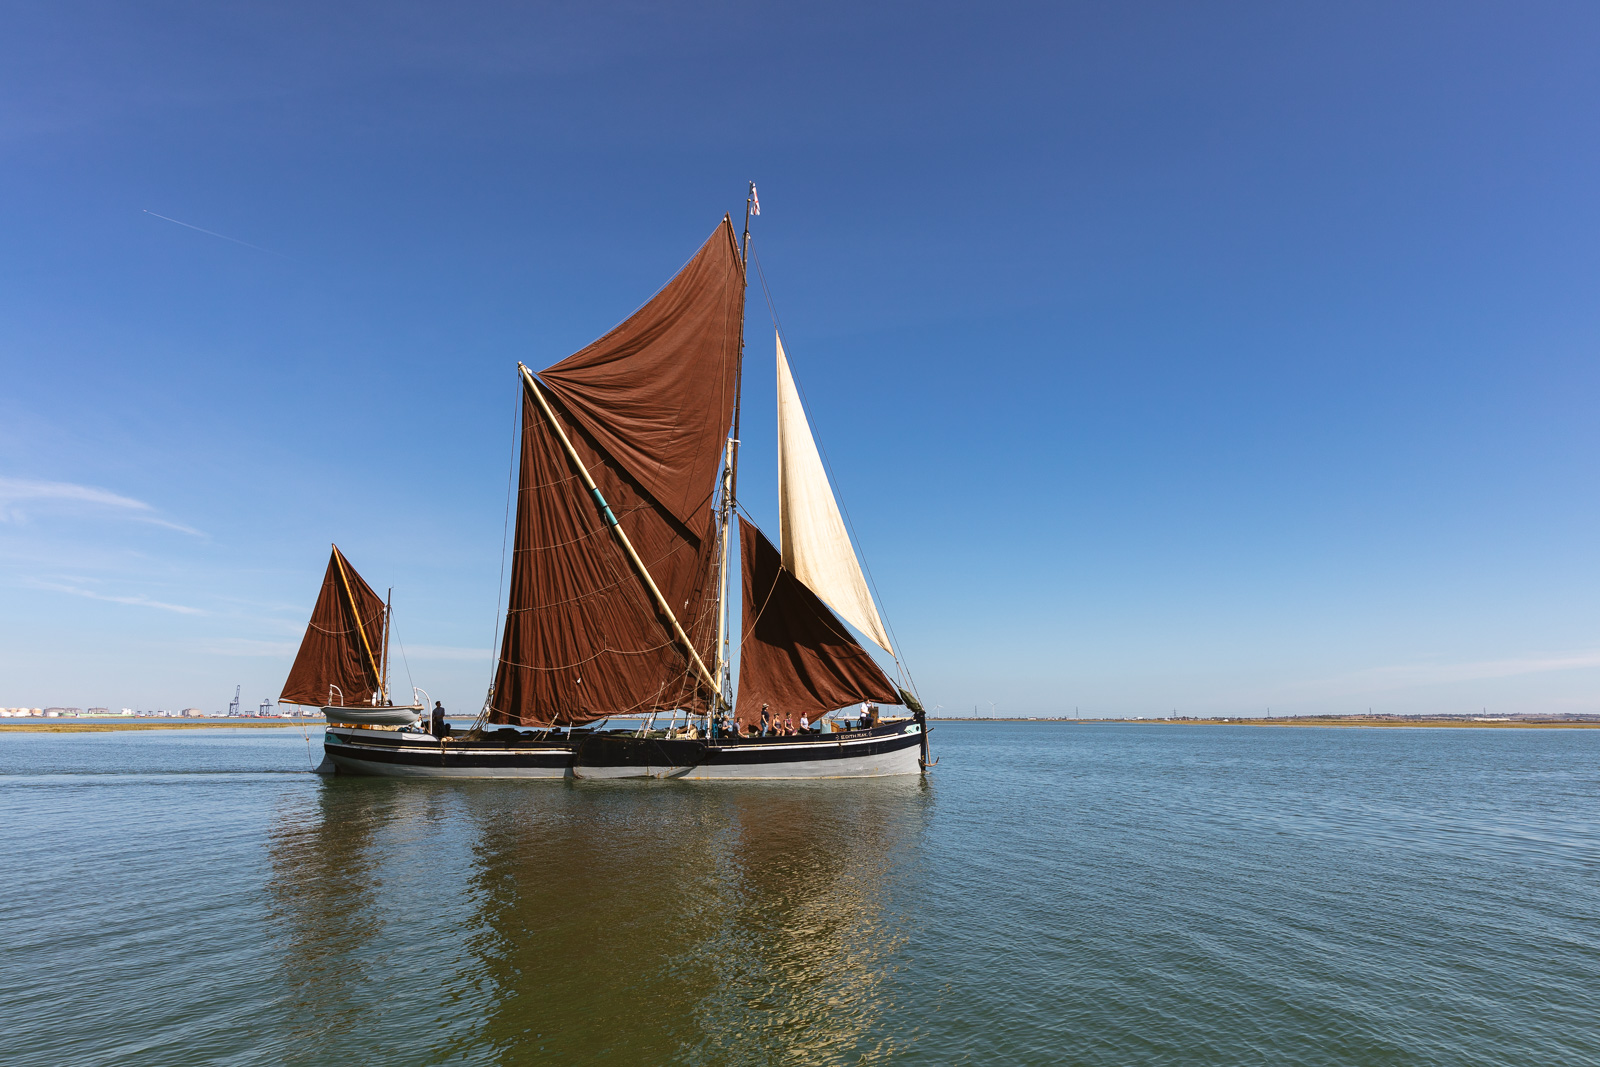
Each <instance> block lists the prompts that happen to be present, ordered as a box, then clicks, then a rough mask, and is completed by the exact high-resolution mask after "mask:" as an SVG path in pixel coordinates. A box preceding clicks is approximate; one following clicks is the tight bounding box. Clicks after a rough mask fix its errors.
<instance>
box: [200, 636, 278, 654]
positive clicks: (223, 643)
mask: <svg viewBox="0 0 1600 1067" xmlns="http://www.w3.org/2000/svg"><path fill="white" fill-rule="evenodd" d="M299 647H300V646H299V644H297V643H296V642H294V641H257V640H252V639H250V638H246V637H223V638H219V639H218V640H215V641H210V642H207V643H206V644H205V645H203V646H202V647H201V649H200V652H201V653H202V654H203V655H207V656H269V657H273V658H280V659H288V658H289V657H290V656H293V655H294V654H295V650H296V649H298V648H299Z"/></svg>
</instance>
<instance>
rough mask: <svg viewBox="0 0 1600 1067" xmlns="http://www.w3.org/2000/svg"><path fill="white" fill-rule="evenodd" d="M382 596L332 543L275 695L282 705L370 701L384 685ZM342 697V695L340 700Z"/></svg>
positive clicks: (316, 704) (322, 705)
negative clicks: (307, 622) (290, 663)
mask: <svg viewBox="0 0 1600 1067" xmlns="http://www.w3.org/2000/svg"><path fill="white" fill-rule="evenodd" d="M384 624H385V620H384V607H383V598H382V597H380V596H378V594H377V593H374V592H373V591H372V587H371V586H369V585H367V583H366V582H364V581H362V579H361V575H359V574H357V573H356V569H355V568H354V567H352V566H350V563H349V561H348V560H346V559H345V558H344V554H343V553H342V552H340V551H339V546H338V545H334V546H333V554H332V556H330V557H329V559H328V570H327V573H326V574H324V575H323V576H322V592H321V593H319V594H318V595H317V605H316V607H314V608H312V609H311V624H310V625H309V626H307V627H306V636H305V638H304V639H303V640H302V641H301V642H300V651H299V653H298V654H297V655H296V656H295V658H294V666H293V667H290V668H289V680H288V681H286V682H284V683H283V693H282V694H281V695H280V696H279V697H278V700H279V702H280V703H284V704H309V705H311V706H313V707H324V706H328V705H333V706H338V705H341V704H342V705H344V706H346V707H348V706H350V705H354V704H370V703H372V697H373V695H374V694H376V693H378V692H379V690H380V689H381V688H382V685H383V683H382V679H381V676H380V673H379V666H378V665H379V662H380V660H381V658H382V656H383V640H384ZM341 698H342V699H341Z"/></svg>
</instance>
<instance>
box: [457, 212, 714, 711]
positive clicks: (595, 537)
mask: <svg viewBox="0 0 1600 1067" xmlns="http://www.w3.org/2000/svg"><path fill="white" fill-rule="evenodd" d="M743 321H744V270H743V266H742V264H741V262H740V259H739V254H738V248H737V244H736V241H735V238H734V233H733V225H732V223H731V222H730V221H729V220H727V219H726V218H725V219H724V220H723V222H722V225H721V226H719V227H718V229H717V231H716V232H715V233H713V234H712V235H711V238H710V239H709V240H708V241H706V243H705V245H704V246H703V247H702V248H701V249H700V251H699V253H698V254H696V256H695V257H694V259H692V260H690V262H689V263H688V265H686V266H685V267H684V268H683V270H681V271H680V272H679V273H678V275H677V276H676V277H675V278H673V280H672V281H671V282H669V283H668V284H667V286H666V287H665V288H663V289H662V290H661V291H660V292H659V293H657V294H656V296H655V297H654V298H653V299H651V301H650V302H649V303H647V304H646V305H645V306H644V307H642V308H640V309H639V310H638V311H637V312H635V313H634V314H633V316H631V317H630V318H629V319H628V320H627V321H626V322H624V323H623V324H622V325H620V326H618V327H617V328H616V329H614V330H612V331H611V332H610V333H608V334H606V335H605V336H604V337H602V338H601V339H600V340H598V341H596V342H595V343H594V344H592V345H589V346H588V347H587V348H585V349H583V350H582V351H580V352H577V353H575V354H574V355H572V356H570V357H568V358H567V359H565V360H562V361H561V362H560V363H557V364H556V365H555V366H553V367H551V368H550V369H549V370H546V371H544V372H541V374H540V375H539V379H540V387H541V388H542V389H543V391H544V392H545V394H546V399H547V400H548V403H549V407H550V411H549V413H548V414H546V412H545V410H544V409H543V407H542V406H541V405H540V404H539V403H538V402H537V398H536V397H535V396H534V395H533V394H532V392H531V387H528V386H526V385H525V387H524V392H523V409H522V455H521V463H520V473H519V479H518V493H517V517H516V529H515V534H514V552H513V556H512V563H511V586H510V597H509V601H508V608H507V612H506V622H505V636H504V638H503V640H502V642H501V648H500V661H499V665H498V667H497V669H496V672H495V683H494V692H493V695H492V697H491V699H490V713H489V718H490V721H492V722H497V723H512V724H517V725H525V726H550V725H555V726H571V725H582V724H584V723H589V722H594V721H596V720H598V719H603V718H607V717H611V716H619V715H629V714H639V713H647V712H650V711H656V710H665V709H671V708H689V709H692V710H694V711H697V712H702V713H703V712H705V711H706V710H708V709H709V707H710V706H711V703H712V701H713V700H714V693H712V692H711V691H710V690H709V689H708V687H707V686H706V684H705V682H704V681H703V679H702V678H701V677H700V676H699V675H698V674H697V672H696V671H695V669H694V668H693V665H692V661H691V657H690V656H689V655H688V653H687V650H686V649H685V648H684V647H683V644H682V642H680V641H679V640H678V639H677V637H676V636H675V630H674V628H673V627H672V625H671V620H669V619H667V618H665V617H664V616H663V614H662V612H661V611H660V610H659V607H658V605H657V603H656V601H655V599H654V596H653V594H652V593H651V592H650V591H649V588H648V586H647V584H646V583H645V582H644V581H643V580H642V578H641V576H640V574H639V573H638V568H637V567H636V566H635V565H634V564H633V562H632V561H631V560H630V559H629V557H628V555H627V553H626V552H625V550H624V549H623V548H622V546H621V545H620V543H619V539H618V538H616V537H615V535H614V533H613V531H611V530H610V529H609V526H610V525H611V523H612V522H615V523H617V524H618V525H620V527H621V528H622V529H623V530H624V531H625V533H626V534H627V539H628V541H629V542H630V543H631V545H632V546H633V547H634V549H635V550H636V552H637V553H638V557H639V559H640V561H641V562H642V564H643V567H644V568H645V569H646V570H647V571H648V573H649V575H650V578H651V580H652V581H653V582H654V584H655V585H656V586H657V587H658V588H659V590H660V592H661V596H662V599H663V600H664V601H665V602H666V603H667V605H668V607H669V608H670V609H671V611H672V613H673V616H674V617H675V618H676V619H677V620H678V621H679V622H680V623H681V625H682V627H683V629H684V631H686V633H687V635H688V638H689V641H690V643H691V644H692V645H693V647H694V648H695V650H696V653H697V654H698V655H699V657H700V658H701V659H702V660H703V661H704V662H711V661H712V659H713V658H714V656H713V653H714V646H715V643H716V622H717V611H716V597H715V586H714V583H713V582H712V581H711V579H712V576H713V570H714V568H715V565H716V561H717V553H716V551H715V549H716V523H715V513H714V511H713V509H712V507H711V502H712V496H713V494H714V491H715V483H716V475H717V469H718V464H719V461H720V459H721V456H722V453H723V441H724V439H725V438H726V436H727V433H728V426H729V423H730V422H731V420H732V417H733V403H734V385H735V375H736V373H737V368H738V357H739V345H740V338H741V332H742V329H743ZM552 420H555V423H554V424H553V423H552ZM557 424H558V425H559V428H560V431H561V432H560V433H558V432H557ZM563 435H564V436H565V437H566V439H567V441H568V442H569V443H570V444H571V446H572V448H573V451H574V453H575V454H576V457H577V461H578V463H581V464H582V466H583V467H584V469H585V470H587V471H588V473H589V475H590V477H592V478H593V479H594V481H595V485H596V490H597V493H598V498H597V497H596V496H595V495H593V494H591V493H590V492H589V490H588V488H587V487H586V486H585V484H584V483H583V481H582V479H581V476H580V474H579V472H578V470H577V468H576V465H575V464H574V462H573V457H572V456H570V455H569V454H568V453H567V451H566V448H565V446H564V445H563V444H562V442H561V437H562V436H563ZM601 501H603V502H604V503H603V505H602V503H601Z"/></svg>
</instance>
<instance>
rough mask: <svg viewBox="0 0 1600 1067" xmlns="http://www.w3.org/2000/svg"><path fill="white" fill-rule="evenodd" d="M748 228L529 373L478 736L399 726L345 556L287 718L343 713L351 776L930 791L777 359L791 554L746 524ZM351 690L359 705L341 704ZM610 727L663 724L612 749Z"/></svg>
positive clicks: (909, 701) (786, 537) (324, 601)
mask: <svg viewBox="0 0 1600 1067" xmlns="http://www.w3.org/2000/svg"><path fill="white" fill-rule="evenodd" d="M751 194H752V202H753V196H754V188H753V187H752V189H751ZM749 207H750V202H747V210H746V223H745V232H744V241H743V245H742V247H741V244H740V242H739V240H738V238H737V237H736V235H735V232H734V229H733V223H732V220H731V219H729V218H727V217H724V218H723V220H722V223H721V224H720V225H719V226H718V227H717V229H716V231H715V232H714V233H713V234H712V235H711V237H710V238H709V239H708V240H707V241H706V242H705V244H704V245H703V246H702V247H701V249H700V251H699V252H698V253H697V254H696V255H695V256H694V258H693V259H691V260H690V261H689V263H688V264H687V265H686V266H684V268H683V269H682V270H681V271H679V272H678V274H677V276H676V277H674V278H673V279H672V280H671V281H670V282H668V283H667V285H666V286H665V288H663V289H662V290H661V291H660V292H659V293H657V294H656V295H655V297H654V298H653V299H651V300H650V302H649V303H647V304H645V305H644V307H642V308H640V309H639V310H638V311H637V312H635V313H634V314H633V315H632V316H631V317H630V318H629V319H628V320H627V321H625V322H623V323H622V324H621V325H620V326H618V327H616V328H615V329H613V330H612V331H611V332H610V333H608V334H606V335H605V336H604V337H601V338H600V339H599V340H597V341H595V342H594V343H593V344H591V345H589V346H588V347H586V348H584V349H582V350H581V351H579V352H577V353H574V354H573V355H571V356H569V357H568V358H566V359H564V360H562V361H561V362H559V363H557V364H555V365H554V366H552V367H549V368H547V369H546V370H543V371H541V372H539V373H538V374H537V375H535V374H534V373H533V372H532V371H530V370H529V369H528V368H527V367H525V366H523V365H521V364H520V363H519V364H518V378H519V389H520V390H521V393H522V434H521V454H520V461H519V474H518V487H517V508H516V523H515V527H514V541H513V544H514V552H513V555H512V564H511V581H510V595H509V600H508V606H507V610H506V615H505V619H504V634H503V638H502V640H501V645H500V655H499V662H498V665H497V667H496V671H495V677H494V682H493V685H492V687H491V689H490V691H489V695H488V698H487V699H486V701H485V704H484V709H483V712H482V714H481V715H480V716H479V720H478V722H477V723H476V724H474V726H473V728H472V729H471V730H470V731H467V732H466V733H464V734H462V735H459V736H449V735H448V733H446V736H442V737H436V736H433V735H432V734H429V733H427V732H425V731H424V730H422V729H420V728H419V727H417V726H415V725H413V724H414V723H415V722H416V721H417V720H418V719H420V718H421V716H422V713H423V707H422V706H421V705H420V704H414V705H410V706H407V707H405V708H403V709H401V708H395V709H393V715H392V716H389V717H387V718H385V716H388V715H389V712H388V706H389V705H388V692H387V685H386V675H385V666H386V659H387V652H386V651H385V653H384V657H383V659H382V660H380V659H379V658H378V657H377V656H375V655H374V654H373V650H372V648H371V647H370V646H369V645H367V644H366V642H367V641H368V638H367V636H366V633H367V631H369V630H371V629H373V626H374V621H373V620H377V621H381V622H382V625H383V629H382V633H383V634H384V635H385V636H384V644H383V647H384V648H385V649H386V648H387V636H386V635H387V626H388V614H387V608H386V606H385V605H384V603H383V602H382V601H380V600H378V599H377V596H376V594H375V593H372V592H371V590H370V588H368V587H367V585H366V583H365V582H364V581H361V579H360V576H359V575H356V574H355V572H354V570H353V569H352V568H350V567H349V564H348V561H346V560H344V558H343V557H342V556H341V555H339V553H338V550H337V548H336V549H335V550H334V557H335V558H334V560H332V561H330V563H329V575H330V576H332V578H333V579H337V581H332V580H330V579H325V580H324V583H323V592H322V596H321V597H319V599H318V602H317V608H316V611H315V612H314V614H313V618H312V623H311V626H310V628H308V629H307V631H306V639H305V640H306V643H305V644H304V645H303V646H302V648H301V651H300V655H299V657H298V658H297V659H296V661H295V668H294V670H293V671H292V672H291V675H290V681H289V684H288V685H286V686H285V689H284V695H283V697H282V699H283V700H285V701H288V702H291V703H313V704H318V705H321V706H322V707H323V710H324V712H325V714H326V715H327V718H328V729H327V732H326V736H325V743H324V748H325V751H326V753H327V757H328V762H329V763H331V764H332V766H333V768H335V769H337V770H338V771H340V772H344V773H353V774H379V775H391V776H411V777H430V778H436V777H451V778H563V777H575V778H683V779H688V780H697V779H717V778H847V777H876V776H880V775H894V774H915V773H917V772H918V771H919V770H921V769H925V768H926V766H927V763H928V747H927V732H926V731H927V724H926V721H925V717H924V714H923V711H922V708H921V706H920V704H918V702H917V700H916V698H915V697H914V696H913V695H912V693H911V692H910V691H909V689H908V688H902V687H901V686H898V685H896V684H895V683H894V682H892V681H891V680H890V679H889V677H888V675H886V674H885V673H884V671H883V669H882V668H881V667H880V666H879V665H878V664H877V662H876V661H875V660H874V659H873V657H872V656H871V655H870V654H869V653H868V652H867V651H866V649H865V648H864V647H863V646H862V645H861V643H860V642H858V641H857V640H856V638H855V637H854V636H852V634H851V633H850V631H849V630H848V629H847V628H846V626H845V625H844V622H848V623H850V625H851V626H853V627H854V628H855V629H856V631H858V632H859V633H861V634H862V635H864V636H865V637H866V638H867V640H869V641H871V642H873V643H874V644H877V645H878V646H879V647H880V648H882V649H883V650H884V651H885V652H887V653H889V655H890V656H892V657H894V658H895V665H896V668H897V670H899V669H900V661H899V658H898V656H896V655H895V652H894V649H893V646H892V644H891V642H890V639H889V636H888V633H887V629H886V627H885V626H884V624H883V621H882V619H881V617H880V615H879V613H878V610H877V607H876V605H875V603H874V602H873V598H872V595H871V593H870V591H869V590H868V587H867V582H866V580H865V578H864V576H863V574H862V570H861V566H860V563H859V561H858V560H857V558H856V555H855V552H854V551H853V549H852V547H851V544H850V539H849V536H848V534H847V533H846V531H845V526H844V522H843V520H842V518H841V517H840V512H839V508H838V504H837V503H836V501H835V499H834V495H833V491H832V488H831V486H830V485H829V483H828V479H827V475H826V473H825V471H824V468H823V464H822V460H821V457H820V455H819V453H818V451H817V447H816V443H815V441H814V440H813V438H812V436H811V430H810V427H809V426H808V424H807V422H806V418H805V412H804V409H803V408H802V406H801V403H800V396H799V391H798V390H797V388H796V386H795V383H794V378H793V376H792V374H791V373H790V370H789V364H788V360H787V357H786V356H785V354H784V351H783V344H782V340H781V338H780V339H779V340H778V341H777V346H776V357H777V371H778V397H777V400H778V454H779V470H778V489H779V507H780V520H779V541H780V544H779V545H774V544H773V543H772V542H771V541H770V540H769V539H768V538H767V537H766V535H765V534H763V533H762V531H761V530H760V529H758V528H757V527H756V526H755V524H754V523H752V522H751V521H749V520H748V519H747V518H745V517H744V516H742V515H738V516H736V508H737V499H738V498H737V488H738V473H739V414H740V391H741V390H740V387H741V382H742V366H741V364H742V358H743V348H744V338H743V329H744V298H745V286H746V280H745V266H746V260H747V256H748V250H749ZM735 517H737V519H738V537H739V560H740V571H741V590H740V599H741V609H742V610H741V612H740V628H741V634H740V646H739V647H740V659H739V672H738V673H739V681H738V695H737V699H736V701H729V699H728V696H729V694H730V692H731V690H732V665H731V661H730V656H729V650H730V643H731V636H730V634H729V611H728V606H729V594H730V590H729V577H730V575H729V569H730V568H729V558H730V551H729V549H730V547H731V545H730V534H731V533H732V529H731V527H732V523H733V520H734V518H735ZM352 579H353V580H352ZM363 591H364V592H363ZM369 595H370V599H369ZM341 597H342V599H341ZM374 604H376V608H374ZM377 609H383V611H382V612H381V613H380V614H374V612H375V611H376V610H377ZM319 620H320V621H319ZM841 620H843V621H841ZM308 650H309V651H308ZM907 684H908V685H909V683H907ZM335 691H337V692H340V693H343V694H345V696H346V699H343V700H340V701H339V702H337V703H335V702H334V701H332V700H331V699H330V700H328V701H327V703H326V704H324V703H323V701H324V699H325V698H324V695H323V694H325V693H331V692H335ZM351 693H353V694H354V697H353V699H351V698H350V696H349V694H351ZM308 697H309V698H310V699H306V698H308ZM856 704H863V705H865V704H882V705H899V706H900V707H901V708H902V709H903V711H902V713H900V714H898V715H894V716H886V717H883V718H878V717H877V716H876V715H871V716H869V715H863V716H862V719H861V720H860V722H859V723H846V722H843V721H840V720H839V719H838V718H837V717H836V715H837V711H838V709H840V708H844V707H847V706H851V705H856ZM730 713H731V718H730ZM396 720H401V721H398V722H397V721H396ZM610 720H631V721H640V722H642V723H643V725H642V727H639V728H612V729H607V728H606V727H607V724H608V722H609V721H610ZM658 724H660V725H659V728H658ZM802 724H803V728H802Z"/></svg>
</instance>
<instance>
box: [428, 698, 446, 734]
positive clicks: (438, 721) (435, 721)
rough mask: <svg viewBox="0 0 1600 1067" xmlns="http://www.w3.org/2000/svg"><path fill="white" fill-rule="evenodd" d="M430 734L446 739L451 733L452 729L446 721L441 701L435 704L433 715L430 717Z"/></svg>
mask: <svg viewBox="0 0 1600 1067" xmlns="http://www.w3.org/2000/svg"><path fill="white" fill-rule="evenodd" d="M428 726H429V730H428V732H429V733H431V734H432V735H433V736H434V737H445V736H447V735H448V734H449V733H450V727H449V726H448V725H446V723H445V721H444V705H443V704H442V703H440V702H439V701H437V700H435V701H434V702H433V714H432V715H430V716H428Z"/></svg>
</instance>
